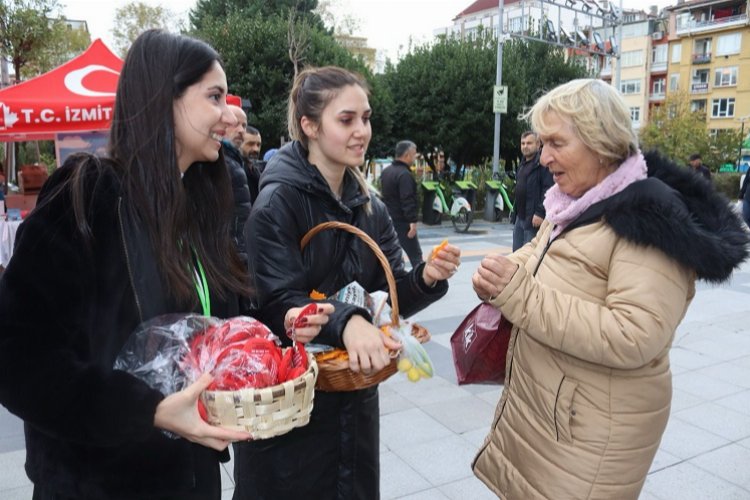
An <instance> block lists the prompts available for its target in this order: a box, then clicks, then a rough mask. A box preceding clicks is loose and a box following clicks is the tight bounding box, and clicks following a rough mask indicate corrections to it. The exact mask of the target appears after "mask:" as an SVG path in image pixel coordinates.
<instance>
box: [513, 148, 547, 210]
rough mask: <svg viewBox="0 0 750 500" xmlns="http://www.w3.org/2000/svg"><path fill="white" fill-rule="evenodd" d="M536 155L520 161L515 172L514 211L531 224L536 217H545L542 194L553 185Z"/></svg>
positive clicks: (538, 154)
mask: <svg viewBox="0 0 750 500" xmlns="http://www.w3.org/2000/svg"><path fill="white" fill-rule="evenodd" d="M540 154H541V153H537V154H536V156H534V158H532V159H531V160H528V161H527V160H525V159H524V160H522V161H521V164H520V165H519V167H518V171H517V172H516V191H515V205H514V211H515V213H516V217H520V218H521V219H522V220H524V221H526V223H527V224H531V219H533V218H534V216H535V215H538V216H539V217H541V218H542V219H544V217H545V216H546V215H547V211H546V210H545V209H544V194H545V193H546V192H547V190H548V189H549V188H551V187H552V185H553V184H554V183H555V181H554V180H553V179H552V174H550V172H549V170H548V169H547V167H544V166H542V165H541V164H540V163H539V156H540Z"/></svg>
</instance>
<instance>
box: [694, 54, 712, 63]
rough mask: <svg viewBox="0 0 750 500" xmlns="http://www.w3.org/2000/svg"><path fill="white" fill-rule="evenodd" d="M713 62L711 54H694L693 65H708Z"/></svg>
mask: <svg viewBox="0 0 750 500" xmlns="http://www.w3.org/2000/svg"><path fill="white" fill-rule="evenodd" d="M710 62H711V53H710V52H701V53H698V54H693V64H706V63H710Z"/></svg>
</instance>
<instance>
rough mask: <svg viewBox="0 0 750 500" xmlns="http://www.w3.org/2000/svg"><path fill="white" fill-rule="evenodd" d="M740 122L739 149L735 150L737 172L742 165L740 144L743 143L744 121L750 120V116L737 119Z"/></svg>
mask: <svg viewBox="0 0 750 500" xmlns="http://www.w3.org/2000/svg"><path fill="white" fill-rule="evenodd" d="M737 120H739V122H740V147H739V149H738V150H737V171H738V172H739V170H740V165H741V164H742V144H743V143H744V142H745V121H746V120H750V115H745V116H741V117H739V118H737Z"/></svg>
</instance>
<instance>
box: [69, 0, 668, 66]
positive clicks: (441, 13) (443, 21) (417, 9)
mask: <svg viewBox="0 0 750 500" xmlns="http://www.w3.org/2000/svg"><path fill="white" fill-rule="evenodd" d="M128 1H129V0H109V1H101V0H95V1H74V0H61V4H62V5H64V6H65V8H64V9H63V13H64V14H65V16H66V17H67V18H68V19H82V20H85V21H87V22H88V26H89V31H90V32H91V36H92V39H93V38H101V39H102V40H103V41H104V42H105V43H106V44H107V45H109V46H110V48H113V45H114V44H113V43H112V35H111V31H112V25H113V18H114V13H115V10H116V9H117V8H119V7H122V6H123V5H125V4H126V3H128ZM141 1H143V2H144V3H146V4H149V5H154V6H156V5H161V6H162V7H165V8H167V9H169V10H171V11H172V12H174V13H175V14H177V15H178V16H184V17H185V18H187V13H188V11H189V10H190V8H191V7H192V6H193V5H194V4H195V0H141ZM328 1H329V3H330V5H332V10H333V11H334V12H336V14H337V15H338V17H339V18H343V17H345V16H350V17H352V18H354V19H355V20H358V24H359V27H360V29H359V32H355V33H354V34H355V35H359V36H365V37H367V38H368V45H369V46H370V47H374V48H376V49H378V50H380V51H383V52H382V54H384V55H385V56H387V57H390V58H391V59H392V60H394V61H395V60H397V59H398V57H399V54H405V53H407V52H408V50H409V43H410V39H411V40H412V43H415V44H421V43H423V42H427V41H429V40H431V39H432V32H433V30H434V29H436V28H441V27H445V26H449V25H451V24H452V20H453V18H454V17H456V15H457V14H458V13H459V12H461V11H462V10H464V9H465V8H466V7H468V6H469V5H471V4H472V3H473V0H396V1H393V0H328ZM615 1H619V0H615ZM674 3H676V1H668V0H623V7H624V8H625V9H642V10H648V7H649V5H658V6H659V7H660V8H662V7H666V6H668V5H671V4H674Z"/></svg>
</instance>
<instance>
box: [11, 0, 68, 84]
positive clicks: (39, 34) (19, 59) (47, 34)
mask: <svg viewBox="0 0 750 500" xmlns="http://www.w3.org/2000/svg"><path fill="white" fill-rule="evenodd" d="M58 10H59V5H58V3H57V0H0V52H1V53H3V54H5V55H6V56H9V57H10V59H11V62H12V63H13V69H14V71H15V74H16V80H21V79H22V72H21V71H22V70H23V69H24V67H25V66H26V65H27V64H29V63H31V62H33V61H35V60H37V58H39V56H40V53H42V52H43V51H44V50H45V49H46V48H47V47H49V45H50V43H52V42H53V41H54V40H55V32H56V30H57V28H56V25H57V23H59V22H61V21H60V20H59V19H57V17H58V15H57V11H58Z"/></svg>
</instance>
